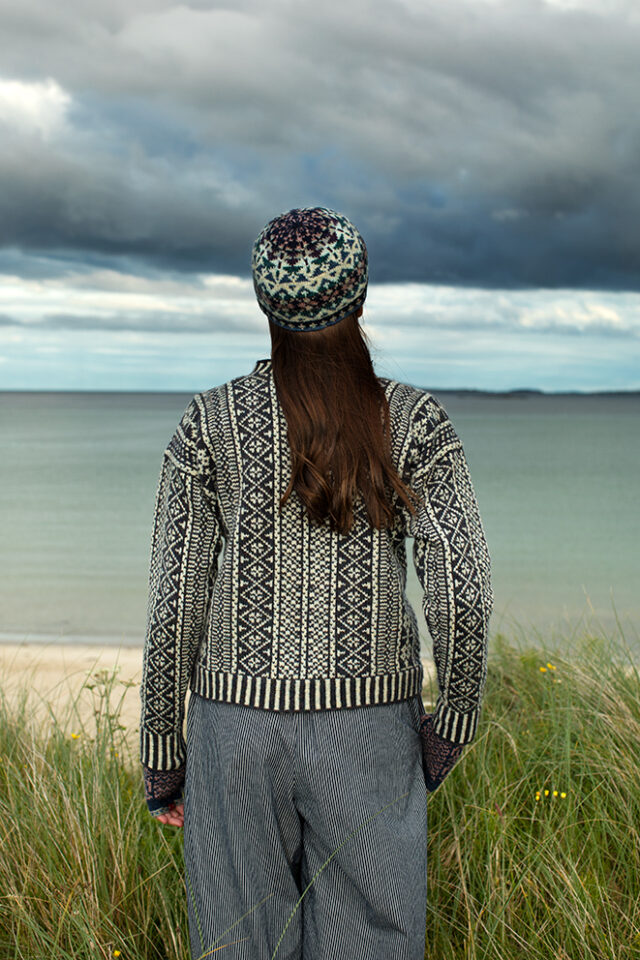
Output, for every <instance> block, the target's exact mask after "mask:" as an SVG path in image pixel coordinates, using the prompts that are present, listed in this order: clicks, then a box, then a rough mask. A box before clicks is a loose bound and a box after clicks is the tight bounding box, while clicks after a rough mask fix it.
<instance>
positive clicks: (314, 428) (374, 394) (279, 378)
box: [269, 308, 420, 534]
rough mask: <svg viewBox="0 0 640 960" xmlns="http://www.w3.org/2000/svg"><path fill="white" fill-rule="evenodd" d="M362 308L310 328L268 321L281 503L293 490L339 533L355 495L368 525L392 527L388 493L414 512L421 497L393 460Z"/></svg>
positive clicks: (345, 528) (316, 519) (346, 526)
mask: <svg viewBox="0 0 640 960" xmlns="http://www.w3.org/2000/svg"><path fill="white" fill-rule="evenodd" d="M361 315H362V308H360V310H358V311H357V312H355V313H353V314H351V316H349V317H346V318H345V319H344V320H341V321H339V322H338V323H335V324H333V325H332V326H329V327H325V328H324V329H322V330H314V331H304V332H299V331H291V330H287V329H285V328H283V327H280V326H278V325H277V324H274V323H272V322H271V321H270V322H269V329H270V331H271V361H272V369H273V375H274V379H275V386H276V392H277V394H278V399H279V401H280V404H281V406H282V409H283V412H284V415H285V418H286V420H287V427H288V438H289V446H290V448H291V458H292V464H291V467H292V469H291V478H290V480H289V485H288V487H287V489H286V490H285V492H284V494H283V495H282V497H281V500H280V508H281V509H282V507H283V506H284V504H285V503H286V501H287V500H288V498H289V496H290V495H291V492H292V490H295V491H296V493H297V494H298V496H299V497H300V499H301V500H302V502H303V504H304V506H305V507H306V510H307V514H308V516H309V518H310V520H311V521H312V523H316V524H320V523H322V522H323V521H324V520H325V519H326V518H327V517H328V518H329V525H330V528H331V530H334V531H339V532H340V533H342V534H346V533H348V532H349V530H350V529H351V527H352V525H353V507H354V501H355V499H356V497H357V496H358V494H360V495H361V496H362V497H363V498H364V503H365V506H366V510H367V515H368V517H369V521H370V523H371V525H372V526H374V527H376V528H378V529H382V528H383V527H388V526H391V525H392V524H393V519H394V508H393V495H392V491H395V492H396V494H397V495H398V496H399V497H400V498H401V500H402V501H403V502H404V503H405V504H406V506H407V507H408V509H409V510H410V511H411V513H414V512H415V505H416V503H418V502H419V500H420V498H419V497H418V495H417V494H416V493H415V492H414V491H413V490H411V488H410V487H409V486H407V485H406V484H405V483H404V482H403V481H402V480H401V478H400V476H399V475H398V473H397V471H396V468H395V466H394V464H393V461H392V459H391V443H390V416H389V404H388V402H387V398H386V395H385V392H384V388H383V386H382V384H381V383H380V381H379V380H378V378H377V377H376V375H375V373H374V369H373V363H372V361H371V355H370V353H369V348H368V344H367V340H366V334H365V332H364V330H362V328H361V326H360V324H359V323H358V317H359V316H361Z"/></svg>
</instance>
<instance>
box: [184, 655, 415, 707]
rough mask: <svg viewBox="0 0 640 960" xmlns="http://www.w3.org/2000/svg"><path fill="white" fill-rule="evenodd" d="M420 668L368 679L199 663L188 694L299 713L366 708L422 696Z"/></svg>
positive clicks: (368, 677)
mask: <svg viewBox="0 0 640 960" xmlns="http://www.w3.org/2000/svg"><path fill="white" fill-rule="evenodd" d="M423 677H424V671H423V668H422V664H419V665H417V666H413V667H411V668H410V669H409V670H403V671H401V672H400V673H386V674H378V675H375V676H367V677H277V678H276V677H264V676H263V677H254V676H249V675H248V674H243V673H228V672H226V671H223V670H217V671H210V670H207V669H206V667H204V666H202V665H201V664H196V666H195V668H194V671H193V674H192V677H191V683H190V685H189V686H190V690H191V691H192V692H193V693H197V694H199V695H200V696H201V697H206V698H207V699H209V700H222V701H225V702H226V703H237V704H241V705H244V706H252V707H258V708H261V709H263V710H279V711H287V712H293V711H301V710H333V709H344V708H349V707H365V706H373V705H374V704H381V703H392V702H393V701H395V700H408V699H409V698H410V697H413V696H415V695H416V694H418V693H421V692H422V684H423Z"/></svg>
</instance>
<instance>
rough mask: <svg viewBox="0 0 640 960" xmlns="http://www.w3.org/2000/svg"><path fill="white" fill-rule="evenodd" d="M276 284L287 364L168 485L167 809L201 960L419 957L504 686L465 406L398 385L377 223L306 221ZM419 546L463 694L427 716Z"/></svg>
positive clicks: (278, 352) (195, 405)
mask: <svg viewBox="0 0 640 960" xmlns="http://www.w3.org/2000/svg"><path fill="white" fill-rule="evenodd" d="M252 269H253V280H254V287H255V291H256V296H257V299H258V304H259V306H260V308H261V309H262V310H263V312H264V313H265V314H266V315H267V317H268V319H269V328H270V333H271V342H272V350H271V358H270V359H265V360H259V361H258V362H257V363H256V365H255V367H254V368H253V370H252V371H251V372H250V373H248V374H247V375H245V376H241V377H237V378H235V379H234V380H231V381H229V382H228V383H225V384H223V385H222V386H219V387H214V388H213V389H210V390H207V391H204V392H203V393H199V394H196V395H195V396H194V398H193V399H192V400H191V402H190V404H189V405H188V407H187V409H186V411H185V413H184V415H183V417H182V419H181V421H180V423H179V424H178V427H177V429H176V431H175V433H174V435H173V436H172V438H171V440H170V441H169V444H168V446H167V448H166V450H165V453H164V458H163V463H162V470H161V474H160V481H159V486H158V493H157V499H156V512H155V524H154V531H153V540H152V552H151V570H150V589H149V610H148V626H147V635H146V641H145V650H144V666H143V680H142V688H141V699H142V713H141V760H142V764H143V769H144V781H145V791H146V799H147V804H148V807H149V810H150V812H151V813H152V814H153V815H154V816H156V817H157V818H158V819H159V820H160V821H161V822H162V823H165V824H174V825H176V826H181V825H183V824H184V852H185V866H186V894H187V906H188V915H189V933H190V939H191V950H192V956H193V957H194V958H196V957H201V956H203V955H204V954H205V953H207V952H208V951H211V950H214V949H215V948H219V947H223V946H224V950H221V951H220V954H221V956H223V957H230V958H231V957H233V958H234V960H235V958H243V960H262V958H265V960H266V958H271V957H272V956H273V955H274V953H277V956H278V958H279V960H285V958H286V960H294V958H296V960H300V958H304V960H354V958H365V957H366V958H367V960H419V958H420V960H421V958H422V957H423V956H424V938H425V925H426V857H427V794H428V791H431V790H433V789H435V788H436V787H437V786H438V784H439V783H441V782H442V780H443V779H444V777H445V776H446V775H447V773H448V772H449V770H450V769H451V767H452V766H453V764H454V763H455V762H456V760H457V759H458V757H459V756H460V753H461V751H462V748H463V746H464V745H465V744H467V743H470V742H471V740H472V739H473V738H474V737H475V735H476V732H477V725H478V719H479V714H480V709H481V701H482V695H483V689H484V684H485V679H486V663H487V630H488V621H489V616H490V613H491V609H492V605H493V595H492V590H491V585H490V562H489V554H488V551H487V546H486V541H485V537H484V532H483V528H482V524H481V520H480V516H479V513H478V507H477V502H476V499H475V495H474V491H473V487H472V484H471V480H470V477H469V472H468V468H467V465H466V461H465V456H464V452H463V448H462V444H461V442H460V439H459V437H458V436H457V434H456V432H455V430H454V428H453V426H452V424H451V421H450V420H449V418H448V416H447V414H446V412H445V410H444V408H443V407H442V405H441V404H440V403H439V402H438V400H437V399H436V398H435V397H433V396H431V395H430V394H429V393H427V392H426V391H425V390H421V389H417V388H415V387H412V386H409V385H408V384H404V383H399V382H397V381H394V380H390V379H385V378H378V377H376V375H375V373H374V370H373V366H372V363H371V357H370V354H369V350H368V348H367V345H366V341H365V339H364V334H363V331H362V329H361V327H360V325H359V318H360V317H361V316H362V306H363V303H364V300H365V296H366V291H367V280H368V265H367V250H366V246H365V243H364V241H363V239H362V237H361V236H360V234H359V232H358V231H357V230H356V228H355V227H354V226H353V224H352V223H350V222H349V220H348V219H347V218H346V217H344V216H341V215H340V214H338V213H335V212H334V211H331V210H328V209H326V208H322V207H315V208H307V209H301V210H300V209H296V210H290V211H289V212H288V213H285V214H283V215H281V216H279V217H276V218H275V219H274V220H272V221H271V222H270V223H268V224H267V225H266V227H265V228H264V229H263V230H262V232H261V233H260V235H259V237H258V239H257V240H256V243H255V245H254V248H253V257H252ZM407 537H413V538H414V544H413V558H414V562H415V567H416V570H417V573H418V576H419V578H420V581H421V583H422V585H423V587H424V599H423V610H424V614H425V617H426V621H427V625H428V627H429V631H430V633H431V637H432V639H433V653H434V659H435V664H436V669H437V679H438V685H439V697H438V700H437V702H436V704H435V706H434V709H433V713H432V714H429V715H428V716H425V715H424V707H423V704H422V701H421V696H420V694H421V689H422V683H423V670H422V664H421V660H420V643H419V634H418V624H417V620H416V616H415V613H414V611H413V610H412V608H411V606H410V604H409V602H408V600H407V597H406V593H405V581H406V552H405V540H406V538H407ZM187 689H189V690H190V699H189V709H188V715H187V732H186V741H185V738H184V737H183V718H184V712H185V698H186V692H187ZM183 790H184V793H183ZM323 867H324V868H323ZM312 880H313V883H312V884H311V881H312ZM310 884H311V886H309V885H310ZM307 887H309V889H308V891H307V892H306V893H305V895H304V898H303V899H302V901H301V902H300V903H299V900H300V897H301V895H302V893H303V892H304V891H305V890H306V889H307ZM298 904H299V905H298ZM296 906H298V908H297V909H296Z"/></svg>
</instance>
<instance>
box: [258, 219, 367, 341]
mask: <svg viewBox="0 0 640 960" xmlns="http://www.w3.org/2000/svg"><path fill="white" fill-rule="evenodd" d="M251 268H252V271H253V287H254V290H255V292H256V296H257V298H258V304H259V306H260V309H261V310H262V311H263V313H266V315H267V316H268V317H269V319H270V320H272V321H273V322H274V323H276V324H278V326H280V327H286V328H287V330H298V331H305V330H322V329H323V327H329V326H331V325H332V324H334V323H338V321H340V320H344V318H345V317H348V316H349V315H350V314H352V313H355V312H356V310H358V308H359V307H361V306H362V304H363V303H364V300H365V297H366V295H367V281H368V263H367V248H366V246H365V243H364V240H363V239H362V237H361V236H360V234H359V233H358V231H357V230H356V228H355V227H354V225H353V224H352V223H351V222H350V221H349V220H347V218H346V217H344V216H342V215H341V214H339V213H336V212H335V211H334V210H328V209H327V208H326V207H306V208H304V209H300V210H298V209H296V210H289V212H288V213H283V214H281V215H280V216H279V217H276V218H275V219H274V220H271V221H270V222H269V223H268V224H267V225H266V227H265V228H264V229H263V230H262V232H261V233H260V235H259V236H258V239H257V240H256V242H255V243H254V245H253V254H252V258H251Z"/></svg>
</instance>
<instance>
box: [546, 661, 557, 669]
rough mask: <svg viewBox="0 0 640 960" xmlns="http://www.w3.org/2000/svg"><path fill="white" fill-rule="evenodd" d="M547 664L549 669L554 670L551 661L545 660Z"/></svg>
mask: <svg viewBox="0 0 640 960" xmlns="http://www.w3.org/2000/svg"><path fill="white" fill-rule="evenodd" d="M547 666H548V667H549V670H555V667H554V665H553V664H552V663H549V662H547Z"/></svg>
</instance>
